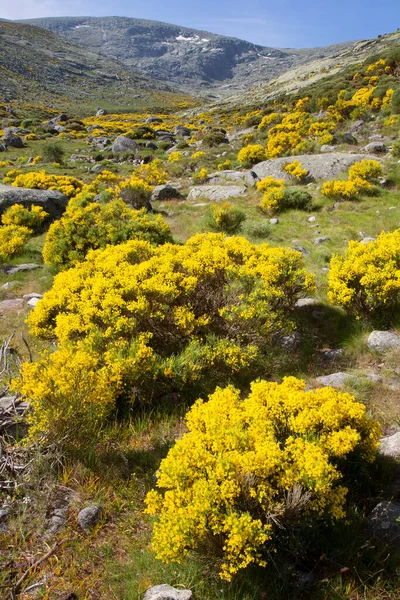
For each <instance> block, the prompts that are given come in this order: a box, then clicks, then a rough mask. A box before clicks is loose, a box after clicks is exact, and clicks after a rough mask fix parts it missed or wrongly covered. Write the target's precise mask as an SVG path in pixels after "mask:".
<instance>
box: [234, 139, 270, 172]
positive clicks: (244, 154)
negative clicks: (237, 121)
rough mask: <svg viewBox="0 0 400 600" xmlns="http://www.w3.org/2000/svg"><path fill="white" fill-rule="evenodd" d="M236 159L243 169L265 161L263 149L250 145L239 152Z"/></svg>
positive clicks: (259, 146) (259, 145) (258, 145)
mask: <svg viewBox="0 0 400 600" xmlns="http://www.w3.org/2000/svg"><path fill="white" fill-rule="evenodd" d="M237 158H238V161H239V162H240V164H241V165H242V166H243V167H252V166H253V165H255V164H256V163H258V162H261V161H263V160H265V159H266V153H265V148H264V146H262V145H261V144H250V145H249V146H245V147H244V148H242V149H241V150H239V153H238V157H237Z"/></svg>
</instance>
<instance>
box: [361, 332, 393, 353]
mask: <svg viewBox="0 0 400 600" xmlns="http://www.w3.org/2000/svg"><path fill="white" fill-rule="evenodd" d="M367 346H368V348H369V349H370V350H376V351H377V352H384V351H385V350H395V349H397V348H400V335H399V334H398V333H396V332H394V331H372V333H370V334H369V336H368V340H367Z"/></svg>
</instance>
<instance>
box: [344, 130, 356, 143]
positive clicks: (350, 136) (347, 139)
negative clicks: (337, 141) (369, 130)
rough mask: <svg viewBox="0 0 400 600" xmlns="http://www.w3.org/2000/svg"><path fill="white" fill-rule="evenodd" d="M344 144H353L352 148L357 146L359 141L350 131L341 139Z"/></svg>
mask: <svg viewBox="0 0 400 600" xmlns="http://www.w3.org/2000/svg"><path fill="white" fill-rule="evenodd" d="M341 142H342V144H351V145H352V146H356V145H357V144H358V141H357V139H356V138H355V137H354V135H353V134H352V133H350V131H347V132H346V133H344V134H343V135H342V137H341Z"/></svg>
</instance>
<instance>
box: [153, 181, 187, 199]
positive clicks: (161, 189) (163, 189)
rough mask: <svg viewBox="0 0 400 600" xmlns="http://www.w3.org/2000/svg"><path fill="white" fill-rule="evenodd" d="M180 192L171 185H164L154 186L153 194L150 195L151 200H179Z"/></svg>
mask: <svg viewBox="0 0 400 600" xmlns="http://www.w3.org/2000/svg"><path fill="white" fill-rule="evenodd" d="M180 197H181V194H180V192H179V191H178V190H177V189H176V187H174V186H173V185H171V184H170V183H166V184H164V185H156V186H155V188H154V190H153V193H152V194H151V199H152V200H171V199H172V198H180Z"/></svg>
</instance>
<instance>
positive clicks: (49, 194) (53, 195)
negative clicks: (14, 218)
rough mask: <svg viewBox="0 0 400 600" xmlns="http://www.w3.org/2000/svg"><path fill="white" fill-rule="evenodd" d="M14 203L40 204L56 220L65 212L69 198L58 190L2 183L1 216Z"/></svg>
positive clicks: (28, 205) (0, 195)
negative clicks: (35, 188) (28, 187)
mask: <svg viewBox="0 0 400 600" xmlns="http://www.w3.org/2000/svg"><path fill="white" fill-rule="evenodd" d="M14 204H22V206H24V207H25V208H30V207H31V206H33V205H34V204H35V205H37V206H40V207H41V208H43V210H45V211H46V212H47V213H48V215H49V220H51V221H54V220H56V219H59V218H60V217H61V216H62V214H63V213H64V211H65V209H66V208H67V204H68V198H67V197H66V196H64V194H62V193H61V192H59V191H57V190H31V189H27V188H22V187H14V186H13V185H3V184H0V216H1V215H2V214H3V213H4V212H5V211H6V210H7V208H10V206H13V205H14Z"/></svg>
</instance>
